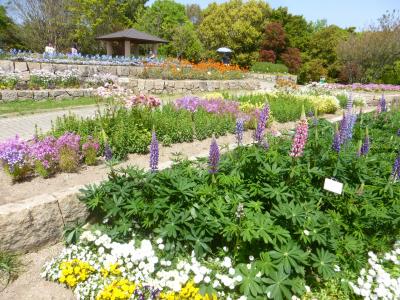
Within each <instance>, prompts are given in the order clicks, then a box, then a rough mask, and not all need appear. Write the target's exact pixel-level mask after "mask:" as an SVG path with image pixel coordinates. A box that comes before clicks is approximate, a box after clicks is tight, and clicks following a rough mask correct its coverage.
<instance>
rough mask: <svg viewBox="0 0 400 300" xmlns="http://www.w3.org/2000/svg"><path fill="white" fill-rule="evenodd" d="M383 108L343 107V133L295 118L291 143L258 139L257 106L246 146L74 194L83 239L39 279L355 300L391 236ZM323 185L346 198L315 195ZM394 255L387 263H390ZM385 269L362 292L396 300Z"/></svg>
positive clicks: (126, 173) (122, 289)
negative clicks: (83, 211)
mask: <svg viewBox="0 0 400 300" xmlns="http://www.w3.org/2000/svg"><path fill="white" fill-rule="evenodd" d="M386 111H387V107H386V103H385V102H384V101H381V102H380V105H379V110H378V112H379V113H378V114H369V115H365V116H360V117H358V121H357V122H355V121H356V115H355V114H354V113H352V112H351V103H349V106H348V111H347V113H346V115H345V117H344V118H343V120H342V121H341V123H340V129H337V130H335V129H334V128H333V126H332V125H331V124H329V123H327V122H325V121H323V120H319V121H316V122H309V121H307V120H306V118H305V117H304V115H303V116H302V118H301V120H300V121H299V124H298V126H297V129H296V133H295V136H294V138H292V137H291V136H283V137H279V138H275V137H272V136H270V135H268V136H265V133H264V128H265V124H266V123H267V120H268V116H269V107H268V106H265V107H264V108H263V110H262V111H261V114H260V116H259V122H258V125H257V128H256V134H255V136H256V137H257V136H258V137H259V139H258V140H257V141H256V142H255V143H254V144H253V145H251V146H247V147H246V146H244V147H243V146H240V145H239V147H238V148H236V149H235V150H234V151H231V152H228V153H226V154H224V155H223V156H222V157H221V158H219V150H218V146H217V145H216V143H215V142H213V143H212V146H211V147H210V157H209V160H208V163H207V160H205V159H203V160H202V159H200V160H198V161H196V162H188V161H183V162H180V163H178V164H176V165H174V166H173V167H172V168H171V169H166V170H163V171H157V170H156V169H157V168H153V171H152V172H144V171H142V170H138V169H135V168H128V169H126V170H122V171H120V172H115V171H114V172H112V173H111V174H110V176H109V180H108V181H106V182H103V183H101V184H100V185H95V186H90V187H87V189H86V190H85V191H84V192H83V193H84V195H83V197H82V201H83V203H85V204H86V205H87V207H88V208H89V210H90V211H92V213H93V216H94V217H95V220H97V222H95V223H94V224H93V225H92V227H91V228H90V231H89V232H85V233H83V234H82V235H81V236H80V238H78V236H79V233H80V232H81V231H80V230H79V228H76V229H75V231H73V232H74V234H70V235H69V239H68V240H67V241H68V242H72V243H74V244H73V245H71V246H69V247H67V249H66V250H65V251H64V252H62V254H61V255H60V256H59V257H58V258H56V259H55V260H53V261H51V262H49V263H48V264H47V265H46V266H45V268H44V272H43V276H45V277H46V278H48V279H49V280H53V281H56V282H59V283H61V284H65V285H66V286H68V287H70V288H73V289H74V291H75V293H76V294H77V296H78V297H79V298H80V299H88V298H90V297H92V298H96V297H97V298H98V299H111V298H112V296H116V295H119V297H121V298H125V299H129V298H130V299H140V297H143V296H141V295H145V296H146V297H148V298H150V299H216V298H217V299H267V298H271V299H288V298H292V299H294V298H296V299H297V297H305V299H306V298H307V297H310V298H312V297H316V298H317V299H320V297H322V295H326V294H327V293H328V296H332V297H335V296H337V297H339V299H351V298H353V297H355V296H354V293H356V294H361V295H364V294H365V292H364V290H367V287H368V286H367V285H366V284H364V281H363V279H360V280H358V281H357V277H358V272H359V271H360V270H361V269H362V268H363V267H365V266H366V263H367V259H368V255H367V252H368V251H374V252H376V253H384V252H385V251H390V250H391V249H393V245H394V243H395V242H396V241H397V240H398V238H399V234H400V232H399V226H398V220H399V217H400V203H399V201H398V199H399V198H400V186H399V183H398V180H399V178H400V167H399V166H400V157H399V156H398V149H399V146H400V140H399V138H398V136H397V132H398V128H399V127H400V114H399V112H398V111H396V110H395V109H393V110H392V111H390V112H386ZM389 119H390V120H391V122H387V121H388V120H389ZM309 123H310V124H309ZM367 127H368V129H369V131H366V128H367ZM237 128H238V129H237V132H236V133H237V135H238V137H240V132H241V130H242V129H241V127H240V126H239V127H237ZM266 138H267V139H266ZM154 140H155V138H154V136H153V145H155V143H154ZM239 141H240V139H239ZM359 141H361V142H359ZM154 153H156V151H155V150H153V155H154ZM153 163H154V157H153ZM332 177H334V178H335V180H337V181H339V182H341V183H343V184H344V190H343V192H341V193H339V194H334V193H332V192H328V191H326V190H324V189H323V188H322V187H323V182H324V179H325V178H332ZM75 244H76V245H75ZM393 251H394V252H391V253H390V254H388V255H389V256H387V255H385V257H386V258H385V259H386V260H388V259H390V260H391V261H392V262H393V263H394V264H396V263H398V253H397V251H398V250H396V247H395V248H394V250H393ZM370 257H371V254H370ZM393 257H394V258H393ZM376 261H377V260H376V258H374V259H373V260H372V262H373V263H375V265H376ZM375 265H374V266H375ZM376 268H377V267H375V269H376ZM379 270H381V269H379ZM384 270H385V272H386V273H383V272H382V271H380V274H389V275H383V276H386V277H387V276H389V278H390V276H393V277H392V278H394V280H395V281H394V282H393V281H390V284H389V285H386V287H384V288H383V287H382V285H380V284H379V281H374V277H371V278H372V279H370V278H367V280H366V283H369V290H368V292H369V293H370V294H371V293H386V298H383V299H395V297H396V292H397V290H396V287H397V284H398V283H397V281H396V280H397V279H396V278H398V274H397V273H396V272H397V271H396V267H393V265H391V266H389V267H388V266H385V267H384ZM362 274H363V271H361V276H363V275H362ZM355 281H357V284H355V283H354V282H355ZM352 282H353V283H352ZM356 285H357V286H356ZM378 287H379V289H380V290H376V288H378ZM357 289H358V290H357ZM383 289H384V291H382V290H383ZM360 290H362V292H360ZM390 295H392V296H390ZM151 297H152V298H151ZM196 297H197V298H196ZM321 299H322V298H321Z"/></svg>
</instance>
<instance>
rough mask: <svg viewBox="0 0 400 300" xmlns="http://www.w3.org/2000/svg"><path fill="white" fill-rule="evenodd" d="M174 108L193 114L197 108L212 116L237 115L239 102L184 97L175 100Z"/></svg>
mask: <svg viewBox="0 0 400 300" xmlns="http://www.w3.org/2000/svg"><path fill="white" fill-rule="evenodd" d="M175 107H176V108H178V109H186V110H188V111H190V112H195V111H197V110H198V109H199V108H203V109H204V110H205V111H207V112H209V113H214V114H233V115H238V114H239V113H240V110H239V102H235V101H231V100H224V99H201V98H199V97H196V96H185V97H183V98H180V99H177V100H175Z"/></svg>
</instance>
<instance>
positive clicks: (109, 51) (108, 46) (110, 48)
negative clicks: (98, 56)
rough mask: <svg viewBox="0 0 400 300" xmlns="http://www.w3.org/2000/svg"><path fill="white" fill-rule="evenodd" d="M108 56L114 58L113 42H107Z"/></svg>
mask: <svg viewBox="0 0 400 300" xmlns="http://www.w3.org/2000/svg"><path fill="white" fill-rule="evenodd" d="M106 49H107V55H110V56H112V41H106Z"/></svg>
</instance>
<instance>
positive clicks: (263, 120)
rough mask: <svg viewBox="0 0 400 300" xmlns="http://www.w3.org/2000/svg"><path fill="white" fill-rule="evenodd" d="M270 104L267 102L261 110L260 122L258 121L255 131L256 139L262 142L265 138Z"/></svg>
mask: <svg viewBox="0 0 400 300" xmlns="http://www.w3.org/2000/svg"><path fill="white" fill-rule="evenodd" d="M269 111H270V110H269V105H268V104H267V103H266V104H265V105H264V107H263V109H262V110H261V113H260V116H259V117H258V123H257V128H256V132H255V133H254V139H255V140H256V142H257V143H260V144H261V143H262V141H263V139H264V132H265V126H266V125H267V122H268V119H269Z"/></svg>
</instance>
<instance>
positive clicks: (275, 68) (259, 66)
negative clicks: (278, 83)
mask: <svg viewBox="0 0 400 300" xmlns="http://www.w3.org/2000/svg"><path fill="white" fill-rule="evenodd" d="M250 71H252V72H256V73H288V72H289V69H288V67H286V66H285V65H284V64H273V63H270V62H256V63H254V64H253V65H252V66H251V68H250Z"/></svg>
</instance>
